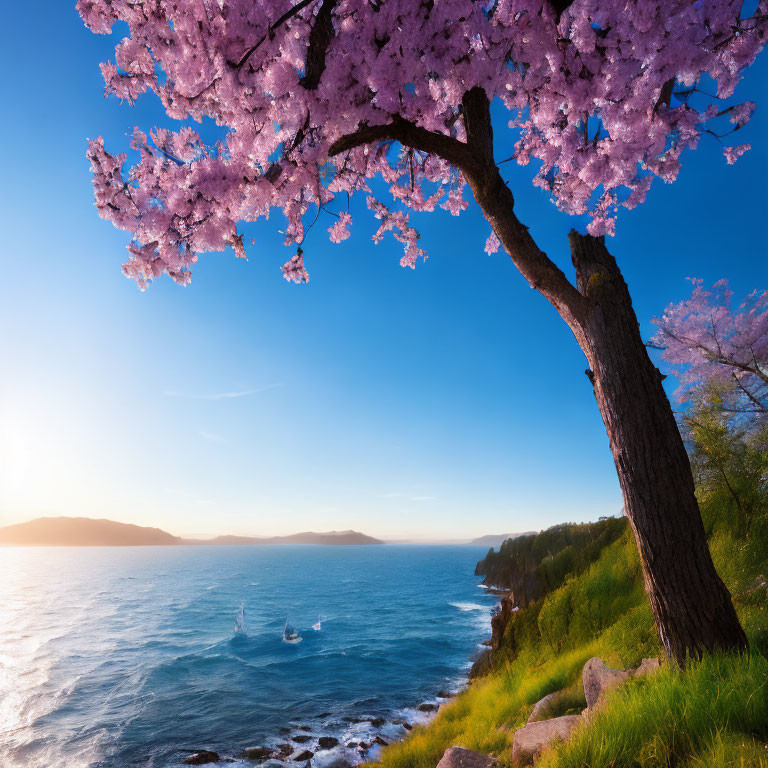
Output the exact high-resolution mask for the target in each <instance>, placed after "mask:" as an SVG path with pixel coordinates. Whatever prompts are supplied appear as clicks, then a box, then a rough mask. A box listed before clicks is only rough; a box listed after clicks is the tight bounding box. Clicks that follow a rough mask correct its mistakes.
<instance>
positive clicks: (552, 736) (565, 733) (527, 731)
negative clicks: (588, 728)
mask: <svg viewBox="0 0 768 768" xmlns="http://www.w3.org/2000/svg"><path fill="white" fill-rule="evenodd" d="M581 722H582V719H581V717H580V716H579V715H563V717H554V718H552V719H551V720H540V721H539V722H537V723H529V724H528V725H526V726H524V727H523V728H521V729H520V730H519V731H515V738H514V741H513V742H512V762H513V763H515V764H516V765H532V764H533V761H534V760H535V759H536V758H537V757H538V756H539V755H540V754H541V750H542V749H544V747H546V746H548V745H549V744H553V743H554V742H556V741H565V740H566V739H567V738H568V737H569V736H570V735H571V733H572V731H573V730H574V728H576V726H577V725H578V724H579V723H581Z"/></svg>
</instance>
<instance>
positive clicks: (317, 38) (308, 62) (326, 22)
mask: <svg viewBox="0 0 768 768" xmlns="http://www.w3.org/2000/svg"><path fill="white" fill-rule="evenodd" d="M336 3H337V0H323V4H322V5H321V6H320V10H319V11H318V12H317V17H316V18H315V23H314V25H313V26H312V31H311V32H310V33H309V47H308V48H307V56H306V59H305V63H304V77H302V78H301V80H299V83H300V84H301V85H302V86H303V87H304V88H306V89H307V90H308V91H314V90H315V89H316V88H317V86H318V85H320V78H321V77H322V76H323V72H325V56H326V53H327V52H328V46H329V45H330V44H331V40H333V19H332V14H333V9H334V7H335V5H336Z"/></svg>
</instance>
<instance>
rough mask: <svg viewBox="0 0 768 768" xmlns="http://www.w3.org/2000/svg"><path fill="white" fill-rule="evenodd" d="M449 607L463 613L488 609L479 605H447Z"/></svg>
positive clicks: (486, 606) (487, 606)
mask: <svg viewBox="0 0 768 768" xmlns="http://www.w3.org/2000/svg"><path fill="white" fill-rule="evenodd" d="M449 605H452V606H453V607H454V608H458V609H459V610H460V611H462V612H465V613H466V612H469V611H487V610H489V608H490V606H489V605H480V603H449Z"/></svg>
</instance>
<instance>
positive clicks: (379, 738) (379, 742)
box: [373, 736, 389, 747]
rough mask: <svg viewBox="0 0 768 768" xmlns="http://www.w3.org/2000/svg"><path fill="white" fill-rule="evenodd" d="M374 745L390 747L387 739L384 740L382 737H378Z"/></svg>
mask: <svg viewBox="0 0 768 768" xmlns="http://www.w3.org/2000/svg"><path fill="white" fill-rule="evenodd" d="M373 743H374V744H378V745H379V746H380V747H388V746H389V742H388V741H387V740H386V739H382V738H381V736H376V737H375V738H374V740H373Z"/></svg>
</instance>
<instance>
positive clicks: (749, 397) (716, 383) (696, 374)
mask: <svg viewBox="0 0 768 768" xmlns="http://www.w3.org/2000/svg"><path fill="white" fill-rule="evenodd" d="M692 282H693V291H692V294H691V297H690V298H689V299H685V300H684V301H681V302H679V303H678V304H674V303H672V304H670V305H669V306H668V307H667V308H666V309H665V310H664V314H663V315H662V316H661V317H659V318H655V319H654V321H653V322H654V323H655V324H656V325H657V326H658V328H659V330H658V331H657V333H656V335H655V336H654V337H653V339H652V340H651V344H652V346H655V347H657V348H660V349H663V350H664V352H663V353H662V357H663V358H664V360H666V361H667V362H668V363H670V364H671V366H672V367H673V370H674V371H675V375H676V376H677V378H678V379H679V381H680V387H679V388H678V390H677V392H676V395H677V397H678V400H679V401H680V402H684V401H686V400H688V399H689V398H690V396H691V394H692V392H694V391H697V390H703V389H706V388H709V387H716V389H717V391H718V393H719V395H720V396H719V398H718V399H719V401H720V402H721V408H722V409H724V410H727V411H728V412H730V413H736V414H744V415H748V416H749V415H751V416H750V418H751V420H752V422H753V423H755V424H758V423H763V422H764V420H765V419H766V418H767V417H768V291H763V292H762V293H760V292H759V291H753V292H752V293H751V294H749V296H747V297H746V298H745V299H744V300H743V301H742V302H741V303H740V304H739V305H738V307H736V308H735V309H734V308H732V307H731V304H732V300H733V291H731V290H730V289H729V288H728V281H727V280H720V281H719V282H717V283H715V285H713V286H712V288H710V289H707V288H705V287H704V284H703V282H702V281H701V280H693V281H692Z"/></svg>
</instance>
